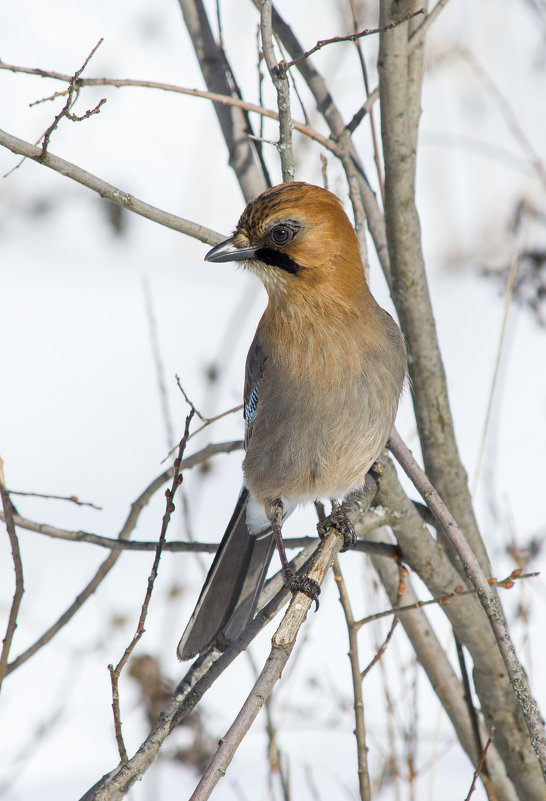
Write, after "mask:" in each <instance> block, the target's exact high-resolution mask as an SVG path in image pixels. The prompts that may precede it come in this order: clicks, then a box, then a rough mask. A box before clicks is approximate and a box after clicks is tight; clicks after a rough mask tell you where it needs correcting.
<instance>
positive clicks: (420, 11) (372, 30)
mask: <svg viewBox="0 0 546 801" xmlns="http://www.w3.org/2000/svg"><path fill="white" fill-rule="evenodd" d="M424 13H425V9H424V8H420V9H418V10H417V11H412V12H411V14H406V16H405V17H402V18H401V19H398V20H396V21H395V22H390V23H389V24H388V25H384V26H383V27H382V28H364V30H363V31H358V32H357V33H349V34H347V35H346V36H332V38H331V39H319V41H318V42H317V43H316V45H315V46H314V47H312V48H311V50H306V51H305V53H302V55H301V56H298V57H297V58H295V59H293V60H292V61H289V62H288V63H287V64H286V69H287V70H288V69H290V67H292V66H293V65H294V64H299V63H300V62H301V61H304V60H305V59H307V58H309V56H312V55H313V53H316V52H317V50H321V48H323V47H326V45H329V44H337V43H338V42H355V41H356V40H357V39H361V38H362V37H363V36H372V35H373V34H376V33H382V32H383V31H388V30H390V29H391V28H396V27H397V26H398V25H401V24H402V23H403V22H407V21H408V20H409V19H411V18H412V17H416V16H417V15H418V14H424Z"/></svg>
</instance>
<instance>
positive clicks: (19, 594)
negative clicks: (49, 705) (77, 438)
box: [0, 459, 25, 688]
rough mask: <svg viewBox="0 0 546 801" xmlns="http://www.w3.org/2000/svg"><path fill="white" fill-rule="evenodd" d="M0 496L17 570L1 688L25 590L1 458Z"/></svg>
mask: <svg viewBox="0 0 546 801" xmlns="http://www.w3.org/2000/svg"><path fill="white" fill-rule="evenodd" d="M0 496H1V497H2V506H3V507H4V515H5V518H4V519H5V521H6V529H7V532H8V537H9V541H10V545H11V555H12V559H13V569H14V570H15V591H14V593H13V601H12V603H11V609H10V610H9V617H8V625H7V627H6V635H5V637H4V640H3V642H2V653H1V654H0V688H1V687H2V682H3V681H4V678H5V677H6V673H7V670H8V656H9V652H10V648H11V643H12V641H13V635H14V634H15V629H16V628H17V615H18V614H19V607H20V606H21V600H22V598H23V593H24V591H25V586H24V582H23V562H22V559H21V551H20V550H19V540H18V539H17V534H16V531H15V524H14V522H13V506H12V503H11V499H10V497H9V494H8V491H7V489H6V482H5V479H4V462H3V460H2V459H0Z"/></svg>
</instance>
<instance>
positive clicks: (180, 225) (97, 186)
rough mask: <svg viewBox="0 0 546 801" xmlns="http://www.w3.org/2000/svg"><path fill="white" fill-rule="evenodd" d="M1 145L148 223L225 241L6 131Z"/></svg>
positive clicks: (1, 135) (1, 134)
mask: <svg viewBox="0 0 546 801" xmlns="http://www.w3.org/2000/svg"><path fill="white" fill-rule="evenodd" d="M0 145H3V146H4V147H7V149H8V150H11V152H12V153H17V154H18V155H20V156H25V158H28V159H32V160H33V161H37V162H39V163H40V164H44V165H45V166H46V167H49V168H50V169H52V170H55V172H60V173H61V175H64V176H66V177H67V178H71V179H72V180H73V181H77V182H78V183H79V184H82V185H83V186H86V187H87V188H88V189H92V190H93V191H94V192H97V193H98V194H99V195H100V196H101V197H103V198H106V199H107V200H111V201H112V203H116V204H117V205H118V206H123V208H125V209H127V210H128V211H134V212H135V214H140V215H141V216H142V217H146V218H147V219H148V220H152V221H153V222H157V223H159V224H160V225H164V226H165V227H167V228H172V229H173V231H179V232H180V233H181V234H186V235H187V236H191V237H193V238H194V239H198V240H199V241H200V242H204V243H205V244H207V245H217V244H219V242H221V241H222V239H223V237H222V236H221V235H220V234H218V233H217V232H216V231H212V230H211V229H210V228H205V226H204V225H199V224H198V223H194V222H191V221H190V220H185V219H184V218H183V217H177V216H176V215H175V214H170V213H169V212H168V211H163V210H162V209H158V208H156V206H151V205H150V204H149V203H145V202H144V201H143V200H139V199H138V198H136V197H134V196H133V195H130V194H129V193H128V192H124V191H123V190H121V189H118V187H116V186H113V185H112V184H109V183H107V182H106V181H103V180H102V179H101V178H97V176H96V175H93V174H92V173H90V172H87V171H86V170H82V168H81V167H77V166H76V165H75V164H72V163H71V162H70V161H65V160H64V159H62V158H60V157H59V156H54V155H53V154H52V153H49V152H47V153H46V154H45V155H43V153H42V148H40V147H37V146H36V145H31V144H30V143H29V142H25V141H24V140H23V139H18V138H17V137H16V136H11V134H9V133H7V132H6V131H1V130H0Z"/></svg>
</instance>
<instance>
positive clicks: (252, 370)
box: [244, 328, 267, 447]
mask: <svg viewBox="0 0 546 801" xmlns="http://www.w3.org/2000/svg"><path fill="white" fill-rule="evenodd" d="M266 358H267V357H266V354H265V350H264V348H263V347H262V344H261V342H260V333H259V328H258V330H257V331H256V334H255V336H254V339H253V341H252V345H251V346H250V350H249V351H248V355H247V357H246V372H245V392H244V416H245V423H246V425H245V447H246V446H247V445H248V442H249V440H250V437H251V435H252V424H253V422H254V420H255V418H256V415H257V413H258V408H259V405H260V384H261V381H262V378H263V373H264V365H265V362H266Z"/></svg>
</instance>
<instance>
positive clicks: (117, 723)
mask: <svg viewBox="0 0 546 801" xmlns="http://www.w3.org/2000/svg"><path fill="white" fill-rule="evenodd" d="M194 414H195V409H194V408H193V407H192V408H191V409H190V412H189V414H188V416H187V417H186V425H185V428H184V435H183V437H182V439H181V440H180V443H179V445H178V455H177V457H176V459H175V460H174V471H173V480H172V484H171V488H170V489H167V490H166V491H165V496H166V498H167V505H166V509H165V513H164V515H163V521H162V523H161V532H160V534H159V540H158V543H157V547H156V551H155V557H154V562H153V565H152V569H151V571H150V575H149V576H148V584H147V586H146V594H145V596H144V601H143V603H142V608H141V610H140V617H139V619H138V623H137V627H136V631H135V633H134V635H133V639H132V640H131V642H130V643H129V645H128V646H127V648H126V649H125V651H124V653H123V656H122V657H121V659H120V660H119V662H118V664H117V665H116V667H115V668H114V666H113V665H108V670H109V671H110V680H111V683H112V710H113V713H114V729H115V733H116V741H117V744H118V750H119V755H120V759H121V761H122V762H123V763H126V762H127V761H128V756H127V751H126V749H125V743H124V742H123V734H122V730H121V712H120V706H119V677H120V675H121V672H122V670H123V668H124V667H125V665H126V664H127V662H128V661H129V657H130V656H131V654H132V653H133V651H134V649H135V648H136V646H137V644H138V642H139V641H140V639H141V638H142V635H143V634H144V624H145V623H146V617H147V615H148V607H149V605H150V601H151V598H152V592H153V589H154V583H155V580H156V578H157V573H158V570H159V562H160V560H161V553H162V551H163V546H164V544H165V537H166V536H167V529H168V527H169V523H170V521H171V515H172V513H173V512H174V497H175V495H176V491H177V489H178V487H179V486H180V484H182V478H183V476H182V472H181V465H182V456H183V455H184V451H185V449H186V445H187V442H188V436H189V433H190V424H191V421H192V418H193V416H194Z"/></svg>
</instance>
